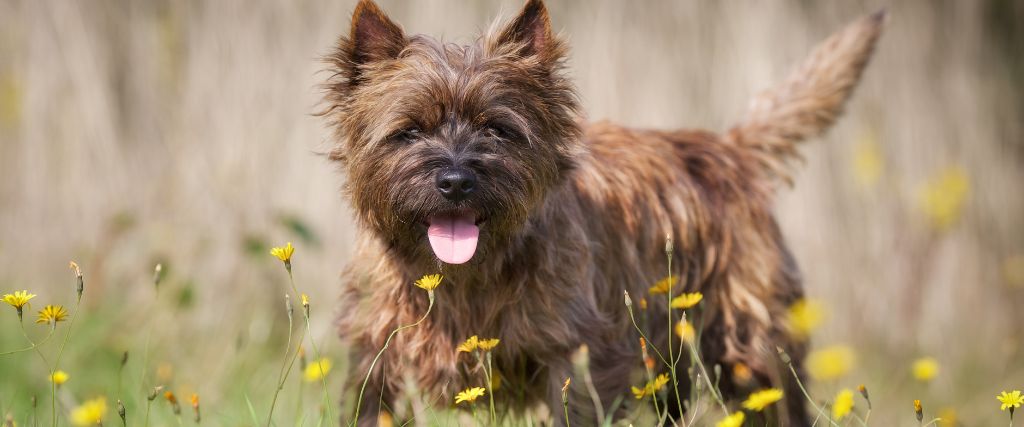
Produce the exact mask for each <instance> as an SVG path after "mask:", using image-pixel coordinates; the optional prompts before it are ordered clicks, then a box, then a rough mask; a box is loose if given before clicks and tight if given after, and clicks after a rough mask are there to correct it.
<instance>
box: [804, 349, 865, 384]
mask: <svg viewBox="0 0 1024 427" xmlns="http://www.w3.org/2000/svg"><path fill="white" fill-rule="evenodd" d="M855 362H856V356H855V355H854V353H853V349H851V348H850V347H847V346H843V345H836V346H831V347H826V348H823V349H820V350H817V351H814V352H811V354H810V355H809V356H807V371H808V372H809V373H810V374H811V376H812V377H814V379H817V380H826V381H827V380H834V379H838V378H842V377H843V376H844V375H846V374H847V373H848V372H850V369H852V368H853V365H854V363H855Z"/></svg>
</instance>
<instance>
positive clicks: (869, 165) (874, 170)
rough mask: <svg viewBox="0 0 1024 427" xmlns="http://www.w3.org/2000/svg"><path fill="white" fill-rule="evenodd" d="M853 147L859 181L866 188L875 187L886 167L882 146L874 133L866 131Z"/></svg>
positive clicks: (854, 164) (854, 169)
mask: <svg viewBox="0 0 1024 427" xmlns="http://www.w3.org/2000/svg"><path fill="white" fill-rule="evenodd" d="M853 149H854V152H853V173H854V177H855V178H856V179H857V183H858V184H860V185H861V187H864V188H871V187H874V186H875V184H876V183H877V182H878V179H879V178H881V176H882V170H883V169H884V168H885V159H884V158H883V157H882V148H881V147H880V146H879V145H878V141H876V140H875V136H874V133H873V132H865V133H864V135H862V136H861V138H860V140H859V141H857V145H856V146H855V147H854V148H853Z"/></svg>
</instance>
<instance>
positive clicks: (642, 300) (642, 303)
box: [640, 297, 647, 310]
mask: <svg viewBox="0 0 1024 427" xmlns="http://www.w3.org/2000/svg"><path fill="white" fill-rule="evenodd" d="M640 309H641V310H647V298H645V297H640Z"/></svg>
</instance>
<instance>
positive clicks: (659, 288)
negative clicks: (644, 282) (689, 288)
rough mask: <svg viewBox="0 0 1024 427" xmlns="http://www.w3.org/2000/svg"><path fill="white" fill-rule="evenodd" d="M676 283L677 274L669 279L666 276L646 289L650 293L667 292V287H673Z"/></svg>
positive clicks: (677, 282)
mask: <svg viewBox="0 0 1024 427" xmlns="http://www.w3.org/2000/svg"><path fill="white" fill-rule="evenodd" d="M677 284H679V277H678V276H674V277H672V278H671V280H670V279H669V278H668V277H666V278H664V279H661V280H659V281H657V282H656V283H654V285H653V286H651V287H650V288H648V289H647V291H648V292H650V293H651V295H660V294H667V293H668V290H669V288H670V287H672V288H674V287H675V286H676V285H677Z"/></svg>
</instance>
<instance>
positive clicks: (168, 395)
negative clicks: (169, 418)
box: [164, 391, 181, 415]
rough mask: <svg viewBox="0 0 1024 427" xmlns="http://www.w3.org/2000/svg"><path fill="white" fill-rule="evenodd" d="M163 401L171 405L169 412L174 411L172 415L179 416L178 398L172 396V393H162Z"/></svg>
mask: <svg viewBox="0 0 1024 427" xmlns="http://www.w3.org/2000/svg"><path fill="white" fill-rule="evenodd" d="M164 399H167V402H169V403H170V404H171V410H172V411H174V415H181V405H179V404H178V397H177V396H175V395H174V392H172V391H168V392H166V393H164Z"/></svg>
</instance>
